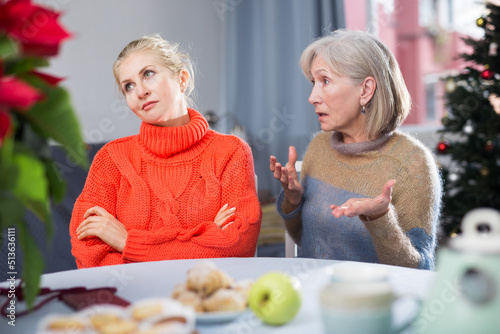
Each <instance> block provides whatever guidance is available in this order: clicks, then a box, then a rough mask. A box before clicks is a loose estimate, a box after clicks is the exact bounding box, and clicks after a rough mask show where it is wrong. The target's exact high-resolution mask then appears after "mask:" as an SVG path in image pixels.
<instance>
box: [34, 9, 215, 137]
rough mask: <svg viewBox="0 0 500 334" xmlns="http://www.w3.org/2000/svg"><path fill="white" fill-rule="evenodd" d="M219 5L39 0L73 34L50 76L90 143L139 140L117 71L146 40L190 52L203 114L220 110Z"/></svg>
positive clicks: (135, 121)
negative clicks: (65, 92) (124, 54)
mask: <svg viewBox="0 0 500 334" xmlns="http://www.w3.org/2000/svg"><path fill="white" fill-rule="evenodd" d="M216 1H217V0H141V1H137V0H135V1H134V0H39V1H37V2H38V3H41V4H44V5H46V6H48V7H50V8H53V9H56V10H61V11H62V12H63V13H62V15H61V22H62V23H63V25H64V26H65V27H66V28H67V29H68V30H69V31H70V32H71V33H73V38H72V39H70V40H68V41H66V42H65V43H63V47H62V49H61V52H60V53H59V55H58V56H57V58H53V59H52V60H51V66H50V67H49V68H48V69H47V70H46V71H47V72H48V73H50V74H53V75H56V76H62V77H66V78H67V79H66V80H65V81H64V82H63V83H62V85H63V86H65V87H67V88H68V89H69V91H70V93H71V96H72V99H73V105H74V107H75V109H76V112H77V114H78V117H79V119H80V123H81V125H82V131H83V134H84V139H85V141H87V142H90V143H95V142H103V141H109V140H112V139H116V138H120V137H124V136H128V135H132V134H136V133H137V132H138V131H139V125H140V121H139V119H138V118H137V117H136V116H135V115H134V114H133V113H132V112H131V111H130V110H129V108H128V107H127V105H126V103H125V100H124V99H123V98H122V97H121V95H119V94H118V93H117V91H116V87H115V82H114V77H113V74H112V70H111V68H112V65H113V62H114V61H115V59H116V57H117V56H118V54H119V52H120V51H121V50H122V48H123V47H124V46H125V45H126V44H127V43H128V42H130V41H132V40H133V39H136V38H139V37H141V36H143V35H147V34H152V33H160V34H161V35H162V37H163V38H165V39H167V40H169V41H173V42H178V43H180V44H181V46H182V47H183V48H184V49H185V50H187V51H188V52H189V54H190V55H191V58H192V59H193V61H194V63H195V66H196V68H197V71H196V73H197V82H196V88H195V91H196V92H197V95H198V98H197V100H196V101H197V106H198V109H199V111H201V112H203V111H206V110H209V109H211V110H214V111H216V112H220V110H222V103H223V102H222V88H223V78H224V72H223V69H224V67H223V66H224V57H225V53H224V38H225V37H224V36H225V35H224V22H223V17H222V16H221V15H220V14H221V13H220V12H218V11H217V9H216V7H215V6H214V2H216Z"/></svg>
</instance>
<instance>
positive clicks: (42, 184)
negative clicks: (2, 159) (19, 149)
mask: <svg viewBox="0 0 500 334" xmlns="http://www.w3.org/2000/svg"><path fill="white" fill-rule="evenodd" d="M12 160H13V163H14V164H15V165H16V167H17V168H18V173H19V174H18V179H17V182H16V186H15V187H14V189H13V191H12V192H13V193H14V194H15V195H16V196H17V197H19V198H20V199H21V200H23V201H28V200H31V201H39V202H45V201H47V198H48V183H47V179H46V178H45V166H44V165H43V163H42V162H40V160H38V159H37V158H35V157H33V156H30V155H28V154H26V153H22V154H16V155H14V157H13V159H12Z"/></svg>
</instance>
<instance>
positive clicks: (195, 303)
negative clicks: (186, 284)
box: [172, 290, 203, 312]
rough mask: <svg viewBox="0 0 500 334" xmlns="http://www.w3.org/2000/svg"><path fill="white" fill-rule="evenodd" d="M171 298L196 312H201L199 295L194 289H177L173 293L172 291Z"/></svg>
mask: <svg viewBox="0 0 500 334" xmlns="http://www.w3.org/2000/svg"><path fill="white" fill-rule="evenodd" d="M174 296H175V297H174ZM172 298H174V299H175V300H178V301H179V302H181V303H182V304H183V305H185V306H190V307H192V308H193V309H194V310H195V311H196V312H203V305H202V299H201V296H200V295H198V294H197V293H196V292H194V291H191V290H184V291H177V292H176V293H175V294H174V293H172Z"/></svg>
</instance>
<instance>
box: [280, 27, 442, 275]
mask: <svg viewBox="0 0 500 334" xmlns="http://www.w3.org/2000/svg"><path fill="white" fill-rule="evenodd" d="M300 63H301V66H302V70H303V72H304V74H305V76H306V77H307V79H309V80H310V81H311V83H312V85H313V86H312V92H311V95H310V97H309V102H310V103H311V104H313V105H314V107H315V112H316V114H317V115H318V120H319V122H320V124H321V129H322V130H323V132H321V133H319V134H318V135H316V136H315V138H314V139H313V140H312V142H311V143H310V145H309V148H308V149H307V152H306V154H305V157H304V161H303V165H302V171H301V182H300V183H299V180H298V177H297V172H296V170H295V162H296V160H297V153H296V151H295V149H294V148H293V147H290V152H289V161H288V163H287V164H286V165H285V166H282V164H280V163H278V162H277V161H276V158H275V157H274V156H271V158H270V169H271V172H273V174H274V177H275V178H276V179H278V180H280V181H281V184H282V186H283V191H282V193H281V194H280V197H279V199H278V211H279V212H280V214H281V215H282V216H283V218H284V219H285V222H286V228H287V230H288V232H289V234H290V235H291V237H292V238H293V239H294V240H295V242H296V243H297V244H298V245H299V246H300V249H299V255H300V256H304V257H312V258H327V259H336V260H348V261H362V262H374V263H384V264H391V265H398V266H405V267H412V268H421V269H431V268H433V267H434V251H435V245H436V227H437V225H438V217H439V213H440V201H441V182H440V178H439V174H438V169H437V166H436V163H435V161H434V159H433V157H432V154H431V153H430V151H429V150H428V149H426V148H425V147H424V146H423V145H422V144H421V143H420V142H418V141H417V140H416V139H414V138H412V137H410V136H409V135H407V134H404V133H402V132H400V131H398V130H397V129H398V127H399V126H400V125H401V124H402V123H403V121H404V119H405V118H406V116H407V115H408V113H409V111H410V104H411V103H410V96H409V94H408V91H407V89H406V86H405V83H404V80H403V77H402V75H401V71H400V69H399V66H398V63H397V62H396V59H395V58H394V55H393V54H392V53H391V51H390V50H389V49H388V48H387V47H386V46H385V45H384V44H382V43H381V42H380V41H379V40H377V39H376V38H375V37H373V36H372V35H370V34H369V33H366V32H361V31H345V30H338V31H335V32H333V33H332V34H330V35H328V36H325V37H323V38H320V39H318V40H316V41H314V42H313V43H311V44H310V45H309V46H308V47H307V48H306V49H305V50H304V52H303V54H302V57H301V60H300Z"/></svg>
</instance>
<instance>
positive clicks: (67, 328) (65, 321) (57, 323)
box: [47, 316, 86, 333]
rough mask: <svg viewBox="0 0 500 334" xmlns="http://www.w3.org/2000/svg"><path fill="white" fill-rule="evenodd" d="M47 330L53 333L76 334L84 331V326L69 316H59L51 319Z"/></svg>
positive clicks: (78, 320)
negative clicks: (70, 333)
mask: <svg viewBox="0 0 500 334" xmlns="http://www.w3.org/2000/svg"><path fill="white" fill-rule="evenodd" d="M47 329H48V330H49V331H54V332H61V333H66V332H72V333H78V332H80V331H83V330H85V329H86V326H85V324H84V323H83V322H82V321H81V320H80V319H76V318H74V317H71V316H67V317H65V316H61V317H57V318H55V319H53V320H52V321H50V322H49V323H48V324H47Z"/></svg>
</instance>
